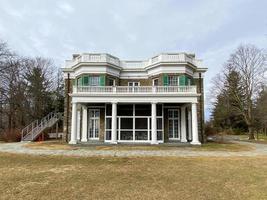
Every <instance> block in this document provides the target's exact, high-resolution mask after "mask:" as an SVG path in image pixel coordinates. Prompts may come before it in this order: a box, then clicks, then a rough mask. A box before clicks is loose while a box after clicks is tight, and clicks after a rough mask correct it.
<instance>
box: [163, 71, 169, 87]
mask: <svg viewBox="0 0 267 200" xmlns="http://www.w3.org/2000/svg"><path fill="white" fill-rule="evenodd" d="M163 85H164V86H168V85H169V83H168V75H167V74H163Z"/></svg>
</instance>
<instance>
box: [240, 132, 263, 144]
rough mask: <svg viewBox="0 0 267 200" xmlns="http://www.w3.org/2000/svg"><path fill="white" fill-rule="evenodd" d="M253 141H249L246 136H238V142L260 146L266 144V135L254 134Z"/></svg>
mask: <svg viewBox="0 0 267 200" xmlns="http://www.w3.org/2000/svg"><path fill="white" fill-rule="evenodd" d="M254 136H255V140H249V139H248V135H239V138H240V140H244V141H249V142H254V143H262V144H267V135H264V134H258V136H257V134H255V135H254Z"/></svg>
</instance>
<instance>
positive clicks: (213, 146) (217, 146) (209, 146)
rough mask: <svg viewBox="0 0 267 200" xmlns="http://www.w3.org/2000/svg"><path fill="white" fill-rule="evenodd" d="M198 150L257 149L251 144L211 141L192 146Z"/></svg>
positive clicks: (237, 150)
mask: <svg viewBox="0 0 267 200" xmlns="http://www.w3.org/2000/svg"><path fill="white" fill-rule="evenodd" d="M192 149H193V150H196V151H226V152H227V151H228V152H240V151H251V150H253V149H255V148H254V147H252V146H250V145H245V144H237V143H226V142H209V143H206V144H202V145H201V146H199V147H197V146H195V147H192Z"/></svg>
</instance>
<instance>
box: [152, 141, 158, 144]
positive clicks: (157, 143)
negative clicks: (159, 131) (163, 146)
mask: <svg viewBox="0 0 267 200" xmlns="http://www.w3.org/2000/svg"><path fill="white" fill-rule="evenodd" d="M150 144H159V142H158V141H156V142H151V143H150Z"/></svg>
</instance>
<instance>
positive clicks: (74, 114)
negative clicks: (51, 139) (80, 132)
mask: <svg viewBox="0 0 267 200" xmlns="http://www.w3.org/2000/svg"><path fill="white" fill-rule="evenodd" d="M69 144H77V103H72V114H71V135H70V141H69Z"/></svg>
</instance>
